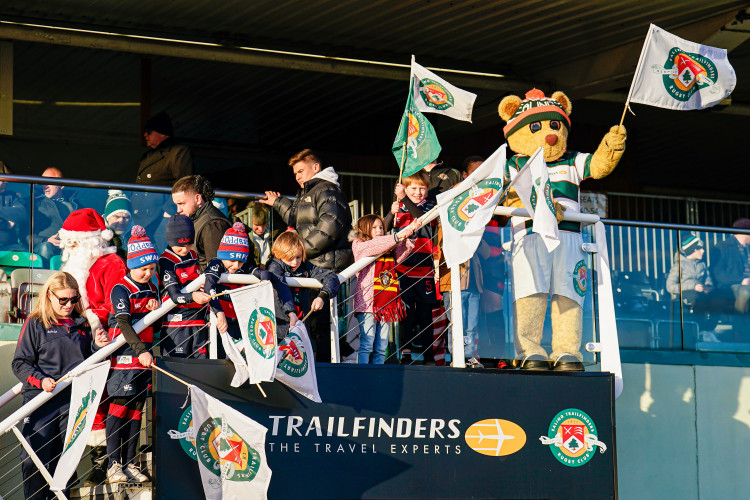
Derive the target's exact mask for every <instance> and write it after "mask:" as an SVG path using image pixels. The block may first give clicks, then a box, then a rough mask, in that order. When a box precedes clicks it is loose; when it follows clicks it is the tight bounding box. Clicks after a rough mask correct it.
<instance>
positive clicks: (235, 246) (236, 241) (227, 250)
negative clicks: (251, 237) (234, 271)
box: [216, 222, 250, 262]
mask: <svg viewBox="0 0 750 500" xmlns="http://www.w3.org/2000/svg"><path fill="white" fill-rule="evenodd" d="M249 253H250V243H249V241H248V238H247V231H246V230H245V225H244V224H243V223H242V222H235V223H234V225H233V226H232V227H230V228H229V229H227V231H226V232H225V233H224V236H223V237H222V238H221V243H219V250H218V251H217V252H216V257H218V258H219V259H221V260H239V261H242V262H245V261H246V260H247V256H248V254H249Z"/></svg>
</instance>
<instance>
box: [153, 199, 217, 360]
mask: <svg viewBox="0 0 750 500" xmlns="http://www.w3.org/2000/svg"><path fill="white" fill-rule="evenodd" d="M166 238H167V245H168V248H167V249H166V250H165V251H164V253H162V254H161V256H160V257H159V286H160V287H161V293H162V301H165V300H167V299H168V298H169V299H172V302H174V303H175V304H176V306H175V308H174V309H172V310H171V311H170V312H169V313H167V316H166V318H165V320H164V323H163V325H162V338H161V344H160V346H161V353H162V356H172V357H177V358H204V359H205V358H207V357H208V350H207V348H206V344H207V343H208V327H207V325H206V313H207V310H206V307H205V304H207V303H208V300H209V299H208V294H207V293H203V292H201V291H196V292H192V293H183V292H182V289H183V288H185V286H186V285H187V284H188V283H190V282H191V281H193V280H194V279H196V278H197V277H198V276H200V274H201V270H200V267H199V266H198V254H197V253H196V252H195V250H193V244H194V243H195V228H194V227H193V221H192V220H190V217H188V216H186V215H181V214H176V215H173V216H172V217H170V219H169V221H167V229H166Z"/></svg>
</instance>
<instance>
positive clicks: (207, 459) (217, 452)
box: [190, 385, 271, 500]
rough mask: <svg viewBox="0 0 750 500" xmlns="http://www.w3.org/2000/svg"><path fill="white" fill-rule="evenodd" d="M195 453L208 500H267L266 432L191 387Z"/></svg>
mask: <svg viewBox="0 0 750 500" xmlns="http://www.w3.org/2000/svg"><path fill="white" fill-rule="evenodd" d="M190 401H191V405H192V416H193V429H194V433H195V434H194V439H195V449H196V452H197V459H198V468H199V469H200V475H201V482H202V483H203V492H204V494H205V495H206V499H207V500H234V499H236V500H245V499H248V498H253V499H256V498H257V499H265V498H268V485H269V484H271V468H270V467H269V466H268V462H267V461H266V433H267V432H268V429H267V428H265V427H263V426H262V425H260V424H259V423H258V422H256V421H254V420H252V419H251V418H249V417H246V416H245V415H243V414H242V413H240V412H238V411H237V410H235V409H233V408H232V407H230V406H227V405H226V404H224V403H222V402H221V401H219V400H218V399H216V398H214V397H212V396H209V395H208V394H206V393H205V392H203V391H202V390H201V389H199V388H198V387H196V386H194V385H191V386H190Z"/></svg>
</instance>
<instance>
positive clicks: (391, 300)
mask: <svg viewBox="0 0 750 500" xmlns="http://www.w3.org/2000/svg"><path fill="white" fill-rule="evenodd" d="M373 295H374V297H373V303H372V305H373V311H375V319H376V320H377V321H385V322H387V323H393V322H395V321H401V320H402V319H403V318H404V316H405V315H406V309H405V308H404V303H403V302H401V297H399V287H398V275H397V274H396V262H395V261H394V260H393V254H391V253H389V254H386V255H381V256H380V257H379V258H378V259H377V260H376V261H375V278H374V280H373Z"/></svg>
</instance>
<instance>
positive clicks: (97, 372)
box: [50, 360, 110, 491]
mask: <svg viewBox="0 0 750 500" xmlns="http://www.w3.org/2000/svg"><path fill="white" fill-rule="evenodd" d="M109 366H110V362H109V360H107V361H102V362H101V363H98V364H96V365H93V366H92V367H91V368H89V369H88V370H86V371H84V372H83V373H81V374H79V375H76V376H75V378H74V379H73V384H72V389H71V395H70V411H69V413H68V429H67V431H66V432H65V444H64V445H63V451H62V455H60V460H59V461H58V462H57V468H56V469H55V475H54V476H53V477H52V481H51V482H50V489H51V490H53V491H62V490H64V489H65V486H66V485H67V484H68V480H69V479H70V476H72V475H73V473H74V472H75V471H76V469H77V468H78V463H79V462H80V461H81V456H82V455H83V450H84V449H85V448H86V441H87V440H88V437H89V433H90V432H91V426H92V425H94V417H95V416H96V409H97V408H98V407H99V401H101V399H102V392H104V385H105V384H106V383H107V374H108V373H109Z"/></svg>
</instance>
